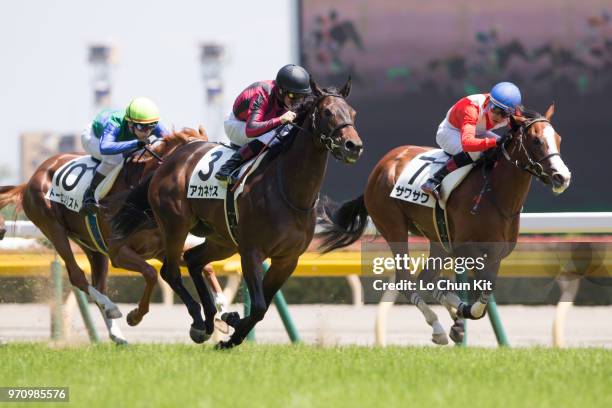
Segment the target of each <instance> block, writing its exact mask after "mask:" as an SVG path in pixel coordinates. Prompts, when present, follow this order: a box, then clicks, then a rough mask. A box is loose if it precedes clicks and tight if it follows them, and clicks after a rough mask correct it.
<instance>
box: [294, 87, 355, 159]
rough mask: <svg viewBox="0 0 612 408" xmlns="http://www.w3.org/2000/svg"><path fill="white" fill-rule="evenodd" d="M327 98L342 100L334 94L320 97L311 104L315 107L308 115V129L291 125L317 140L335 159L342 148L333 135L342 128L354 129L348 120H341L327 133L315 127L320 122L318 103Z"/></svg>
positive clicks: (351, 122) (353, 124) (352, 123)
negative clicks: (349, 127)
mask: <svg viewBox="0 0 612 408" xmlns="http://www.w3.org/2000/svg"><path fill="white" fill-rule="evenodd" d="M327 97H333V98H340V99H342V100H344V98H343V97H342V96H341V95H334V94H326V95H321V96H320V97H318V98H317V100H316V101H315V102H314V103H313V104H314V106H315V107H314V109H313V110H312V113H311V115H310V128H309V129H304V128H303V127H301V126H299V125H297V124H293V126H295V127H297V128H298V129H300V130H302V131H304V132H306V133H309V134H311V135H312V136H314V138H315V139H316V140H318V141H319V142H320V143H321V144H322V145H323V146H324V147H325V148H326V149H327V150H329V151H330V152H331V153H332V154H333V155H334V157H336V154H337V152H338V150H339V149H340V148H341V147H342V145H340V144H338V138H337V137H335V135H336V134H337V133H338V131H339V130H340V129H342V128H344V127H347V126H351V127H352V128H353V129H355V130H356V128H355V123H354V122H353V121H352V120H350V119H348V120H347V119H343V120H342V122H340V123H338V124H336V126H334V127H333V128H331V129H328V130H327V131H323V130H321V129H320V127H319V126H317V123H318V122H319V121H320V120H321V114H320V110H319V103H320V102H321V101H322V100H323V99H325V98H327Z"/></svg>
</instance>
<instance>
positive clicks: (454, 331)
mask: <svg viewBox="0 0 612 408" xmlns="http://www.w3.org/2000/svg"><path fill="white" fill-rule="evenodd" d="M448 336H449V337H450V338H451V340H452V341H453V342H454V343H455V344H461V343H463V338H464V337H465V325H464V323H463V320H455V324H453V325H452V326H451V328H450V331H449V333H448Z"/></svg>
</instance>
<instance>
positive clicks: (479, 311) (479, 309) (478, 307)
mask: <svg viewBox="0 0 612 408" xmlns="http://www.w3.org/2000/svg"><path fill="white" fill-rule="evenodd" d="M486 307H487V304H486V303H481V302H480V300H479V301H477V302H476V303H474V304H473V305H472V308H471V309H470V313H471V315H472V316H474V317H475V318H477V319H479V318H481V317H482V315H483V314H484V311H485V308H486Z"/></svg>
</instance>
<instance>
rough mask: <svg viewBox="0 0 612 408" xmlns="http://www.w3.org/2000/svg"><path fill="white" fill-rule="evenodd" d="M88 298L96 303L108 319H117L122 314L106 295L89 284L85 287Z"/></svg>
mask: <svg viewBox="0 0 612 408" xmlns="http://www.w3.org/2000/svg"><path fill="white" fill-rule="evenodd" d="M87 292H88V294H89V298H90V299H91V300H92V301H93V302H94V303H95V304H97V305H98V307H99V308H100V310H101V311H102V313H103V314H104V315H105V316H106V317H108V318H110V319H118V318H120V317H121V316H122V314H121V311H119V308H118V307H117V305H115V304H114V303H113V302H112V301H111V300H110V299H109V298H108V296H106V295H103V294H102V293H100V292H98V290H97V289H96V288H94V287H93V286H91V285H89V286H88V288H87Z"/></svg>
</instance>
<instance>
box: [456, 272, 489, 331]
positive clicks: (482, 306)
mask: <svg viewBox="0 0 612 408" xmlns="http://www.w3.org/2000/svg"><path fill="white" fill-rule="evenodd" d="M499 267H500V261H495V262H488V263H487V264H486V265H485V267H484V268H483V269H482V270H481V271H478V272H477V273H476V281H475V282H474V286H475V287H476V286H478V287H479V288H481V289H480V293H479V296H478V300H476V302H474V303H472V304H471V303H469V302H468V303H461V304H460V305H459V307H458V308H457V315H458V316H459V317H463V318H465V319H471V320H478V319H482V318H483V317H484V316H485V314H486V310H487V303H488V302H489V296H491V294H492V293H493V291H494V290H495V281H496V279H497V273H498V272H499Z"/></svg>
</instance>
